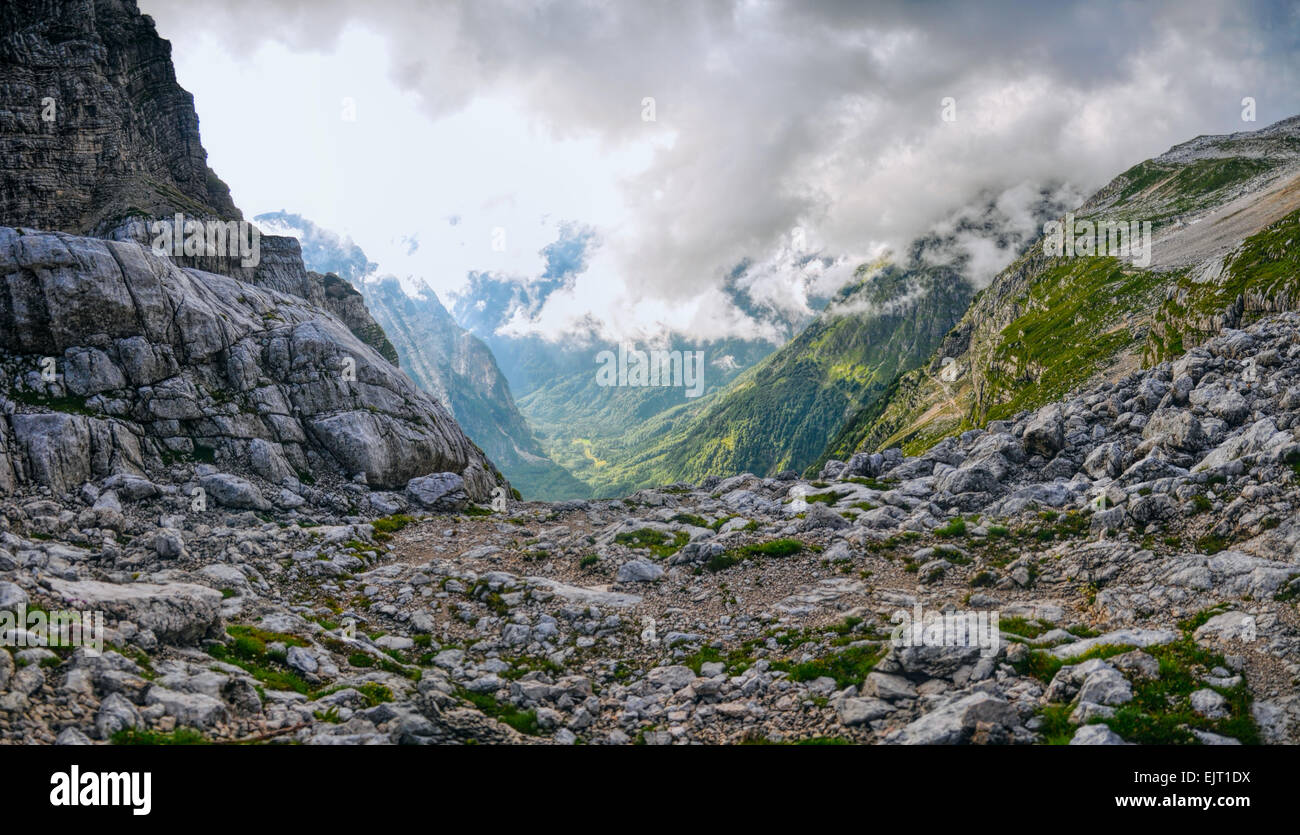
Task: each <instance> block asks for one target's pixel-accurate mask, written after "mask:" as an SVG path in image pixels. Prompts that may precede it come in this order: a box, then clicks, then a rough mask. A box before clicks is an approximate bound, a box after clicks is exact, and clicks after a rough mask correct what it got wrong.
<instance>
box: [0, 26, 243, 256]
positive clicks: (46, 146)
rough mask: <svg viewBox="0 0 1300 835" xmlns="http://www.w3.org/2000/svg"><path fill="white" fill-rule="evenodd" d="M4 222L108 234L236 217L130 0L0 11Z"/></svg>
mask: <svg viewBox="0 0 1300 835" xmlns="http://www.w3.org/2000/svg"><path fill="white" fill-rule="evenodd" d="M0 166H3V171H2V172H0V174H3V176H2V177H0V223H5V224H8V225H10V226H29V227H32V228H35V229H51V230H63V231H68V232H81V233H85V232H92V231H104V230H105V229H108V228H111V227H112V226H115V225H117V224H118V222H119V221H120V220H121V219H122V218H124V217H128V216H131V215H144V216H147V217H163V216H168V215H170V214H172V213H174V212H177V211H183V212H186V213H187V214H191V215H194V216H198V217H219V218H223V219H226V220H230V219H238V218H239V217H241V215H240V213H239V210H238V209H237V208H235V205H234V203H233V202H232V201H231V199H230V191H229V189H228V188H227V187H226V185H225V183H223V182H221V180H220V179H219V178H218V177H217V176H216V174H214V173H213V171H212V169H210V168H209V167H208V165H207V153H206V152H205V151H204V150H203V145H202V144H201V143H200V141H199V120H198V116H197V115H196V114H195V111H194V99H193V97H192V96H191V95H190V94H189V93H187V92H186V91H185V90H183V89H182V88H181V87H180V85H179V84H177V82H176V74H175V71H174V70H173V68H172V64H171V45H170V44H168V42H167V41H165V40H163V39H162V38H160V37H159V36H158V33H157V31H156V30H155V28H154V24H153V21H152V19H150V18H149V17H148V16H145V15H141V14H140V12H139V10H138V9H137V8H136V4H135V2H134V0H36V2H22V3H5V4H3V6H0Z"/></svg>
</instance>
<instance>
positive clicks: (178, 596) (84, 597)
mask: <svg viewBox="0 0 1300 835" xmlns="http://www.w3.org/2000/svg"><path fill="white" fill-rule="evenodd" d="M50 592H51V593H52V594H53V595H54V596H55V597H56V598H58V599H60V600H62V601H63V603H64V604H65V605H66V606H67V608H69V609H76V610H78V611H102V612H104V613H105V614H106V615H107V616H108V617H110V618H113V619H115V620H129V621H131V622H132V623H134V624H135V625H136V626H139V627H140V628H141V629H148V630H150V631H152V632H153V633H154V635H155V636H156V637H157V638H158V639H159V640H160V641H164V642H167V643H172V644H181V645H183V644H193V643H196V642H197V641H198V640H199V639H201V638H203V637H205V636H207V635H208V634H209V633H212V632H213V631H214V630H215V629H216V627H217V626H218V624H219V622H220V612H221V593H220V592H218V591H215V590H213V589H210V588H207V587H206V586H198V585H194V584H192V583H168V584H166V585H158V584H154V583H125V584H121V583H105V582H100V581H98V580H60V579H53V580H51V581H50Z"/></svg>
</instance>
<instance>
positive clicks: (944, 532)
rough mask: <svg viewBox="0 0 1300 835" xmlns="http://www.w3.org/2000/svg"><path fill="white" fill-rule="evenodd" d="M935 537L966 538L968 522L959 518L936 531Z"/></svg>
mask: <svg viewBox="0 0 1300 835" xmlns="http://www.w3.org/2000/svg"><path fill="white" fill-rule="evenodd" d="M934 535H935V536H965V535H966V520H965V519H962V518H961V517H960V516H958V517H957V518H956V519H953V520H952V521H951V522H949V523H948V524H946V525H941V526H940V527H937V528H935V529H934Z"/></svg>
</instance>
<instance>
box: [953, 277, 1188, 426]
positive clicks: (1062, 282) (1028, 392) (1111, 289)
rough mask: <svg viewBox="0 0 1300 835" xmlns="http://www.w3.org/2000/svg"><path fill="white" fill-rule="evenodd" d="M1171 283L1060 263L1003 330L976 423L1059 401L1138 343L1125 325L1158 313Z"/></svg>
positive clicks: (1033, 289) (1135, 334) (1024, 298)
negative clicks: (1147, 312) (1135, 314)
mask: <svg viewBox="0 0 1300 835" xmlns="http://www.w3.org/2000/svg"><path fill="white" fill-rule="evenodd" d="M1166 280H1167V279H1166V278H1164V277H1162V276H1160V275H1157V274H1155V273H1151V272H1147V271H1145V270H1140V269H1137V268H1134V267H1131V266H1129V265H1128V264H1121V263H1120V262H1119V261H1118V260H1117V259H1115V258H1111V257H1092V258H1058V259H1055V261H1054V262H1052V266H1051V267H1049V268H1048V269H1046V270H1044V271H1043V272H1042V273H1041V274H1040V275H1039V276H1038V278H1037V280H1036V281H1035V282H1034V283H1033V284H1032V285H1031V286H1030V287H1029V289H1028V292H1027V293H1025V294H1024V296H1022V297H1021V298H1020V299H1018V300H1017V303H1018V305H1019V309H1021V310H1023V311H1024V312H1023V313H1022V314H1021V315H1020V316H1019V317H1018V318H1016V319H1015V320H1013V321H1012V322H1011V323H1010V324H1009V325H1007V326H1006V327H1005V328H1003V329H1002V332H1001V335H1000V339H999V340H998V342H997V346H996V349H995V350H994V352H993V356H992V358H991V360H992V361H991V362H990V364H989V367H988V369H987V373H988V390H987V393H986V394H985V395H984V398H983V401H982V402H981V403H979V404H976V408H977V409H979V410H982V411H980V412H977V414H976V415H975V419H976V421H977V422H983V421H984V420H996V419H1000V418H1006V417H1010V416H1012V415H1014V414H1016V413H1017V412H1020V411H1022V410H1025V409H1035V408H1038V407H1039V406H1042V405H1043V404H1045V403H1049V402H1051V401H1054V400H1059V399H1061V398H1062V397H1064V396H1066V395H1067V394H1069V393H1070V392H1072V391H1074V390H1075V389H1077V388H1079V387H1080V386H1082V385H1083V384H1084V383H1086V382H1087V381H1088V379H1089V378H1090V377H1092V375H1093V374H1095V373H1097V372H1098V371H1101V370H1102V369H1104V368H1105V367H1106V366H1107V365H1108V364H1109V363H1110V361H1111V359H1112V358H1113V357H1114V356H1115V355H1116V354H1118V353H1119V352H1120V351H1121V350H1123V349H1124V348H1127V347H1130V346H1134V345H1136V344H1138V340H1139V335H1138V332H1137V330H1136V329H1131V328H1130V326H1129V324H1128V323H1127V319H1128V316H1129V314H1130V313H1131V312H1132V311H1134V310H1141V309H1143V308H1149V307H1154V305H1155V303H1156V301H1157V297H1158V295H1159V293H1160V291H1161V288H1162V284H1163V282H1164V281H1166Z"/></svg>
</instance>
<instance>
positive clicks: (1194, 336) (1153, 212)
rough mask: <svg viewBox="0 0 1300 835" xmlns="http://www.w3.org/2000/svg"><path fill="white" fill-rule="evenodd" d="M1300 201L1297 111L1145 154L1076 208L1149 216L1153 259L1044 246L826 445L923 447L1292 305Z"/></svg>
mask: <svg viewBox="0 0 1300 835" xmlns="http://www.w3.org/2000/svg"><path fill="white" fill-rule="evenodd" d="M1298 212H1300V117H1293V118H1291V119H1287V120H1284V121H1282V122H1279V123H1277V124H1275V125H1272V126H1270V127H1267V128H1264V129H1262V130H1259V131H1254V132H1248V133H1238V134H1231V135H1228V136H1203V137H1198V138H1196V139H1194V140H1191V141H1190V142H1187V143H1184V144H1182V145H1179V146H1177V147H1175V148H1172V149H1170V150H1169V151H1168V152H1166V153H1165V154H1162V155H1161V156H1159V157H1156V158H1155V159H1152V160H1147V161H1145V162H1142V163H1139V164H1138V165H1136V166H1134V167H1133V168H1131V169H1129V170H1128V171H1126V172H1124V173H1123V174H1121V175H1119V176H1118V177H1116V178H1115V180H1114V181H1112V182H1111V183H1110V184H1108V185H1107V186H1106V187H1105V188H1103V189H1101V190H1100V191H1099V192H1097V193H1096V194H1095V195H1093V196H1092V197H1091V198H1090V199H1089V200H1088V201H1086V202H1085V203H1084V204H1083V205H1082V206H1080V207H1079V208H1078V209H1076V210H1075V214H1076V216H1077V217H1078V218H1079V219H1081V220H1093V221H1099V220H1116V221H1150V222H1151V223H1152V227H1153V232H1154V236H1153V237H1154V239H1153V243H1152V247H1151V258H1150V263H1149V264H1146V265H1135V264H1134V263H1132V262H1131V261H1130V259H1127V258H1121V259H1117V258H1114V257H1110V256H1101V255H1096V256H1091V257H1074V258H1070V257H1057V256H1050V255H1047V254H1045V252H1044V249H1043V241H1042V240H1040V241H1038V242H1036V243H1035V244H1034V245H1033V246H1032V247H1031V248H1030V249H1029V251H1028V252H1026V253H1025V255H1024V256H1022V257H1021V258H1020V259H1018V260H1017V261H1016V262H1015V263H1013V264H1012V265H1011V266H1009V267H1008V268H1007V269H1006V270H1004V271H1003V272H1002V273H1001V274H1000V275H999V276H998V277H997V278H996V279H995V280H994V282H993V283H992V285H991V286H990V287H988V288H987V289H985V290H984V291H983V292H981V293H980V294H979V296H978V297H977V298H976V299H975V301H974V303H973V304H972V305H971V307H970V309H969V310H968V311H967V312H966V314H965V316H963V317H962V320H961V321H960V322H959V323H958V324H957V326H956V327H955V328H954V329H953V330H952V331H951V332H950V333H949V334H948V335H947V337H945V339H944V341H943V343H942V344H941V345H940V346H939V347H938V348H937V349H936V351H935V352H934V354H933V355H932V356H931V358H930V360H929V361H928V362H927V363H926V364H925V366H924V367H922V368H920V369H918V370H916V371H913V372H912V373H910V374H907V375H905V376H903V377H902V378H900V379H899V380H898V381H896V383H895V391H894V393H893V395H892V397H891V398H890V401H889V403H888V404H887V406H885V407H884V408H879V409H872V410H864V412H863V413H862V414H860V415H858V416H857V418H856V419H854V420H852V421H850V422H849V425H848V426H846V428H845V429H844V430H842V432H841V436H840V437H839V438H837V439H836V440H835V441H834V442H833V444H832V449H831V450H830V451H829V452H828V454H840V455H844V454H847V453H849V452H852V451H853V450H855V449H866V450H872V449H878V448H882V447H884V446H889V445H893V444H903V445H904V447H905V448H906V449H909V450H912V451H919V450H921V449H924V448H925V447H926V446H927V445H929V444H933V443H934V442H936V441H937V440H938V439H940V438H943V437H947V436H951V435H953V434H955V433H957V432H960V431H961V430H962V429H966V428H969V427H971V426H978V425H983V424H984V423H985V422H987V421H988V420H991V419H997V418H1002V417H1007V416H1009V415H1011V414H1014V413H1016V412H1017V411H1019V410H1021V409H1025V408H1035V407H1037V406H1039V405H1042V404H1044V403H1047V402H1049V401H1051V400H1053V399H1056V398H1060V397H1062V396H1065V395H1066V394H1068V393H1069V392H1071V391H1074V390H1077V389H1079V388H1080V387H1082V386H1084V385H1086V384H1087V383H1088V382H1089V381H1094V382H1095V381H1099V380H1102V379H1108V378H1114V377H1117V376H1119V375H1122V374H1124V373H1127V372H1128V371H1130V370H1132V369H1133V368H1134V367H1136V366H1138V365H1140V364H1150V363H1152V362H1156V361H1159V360H1161V359H1166V358H1170V357H1176V356H1178V355H1179V354H1180V353H1181V352H1182V351H1184V350H1185V349H1187V348H1190V347H1192V346H1193V345H1196V344H1198V343H1199V342H1200V341H1202V340H1204V339H1206V338H1208V337H1209V336H1212V335H1213V334H1215V333H1217V332H1218V331H1219V329H1220V328H1222V327H1224V326H1230V327H1236V326H1240V325H1241V324H1243V323H1247V322H1249V321H1251V320H1252V319H1253V318H1255V317H1257V316H1259V315H1261V314H1263V313H1268V312H1276V311H1280V310H1291V309H1295V308H1296V307H1297V305H1298V304H1300V287H1298V285H1297V278H1296V277H1297V275H1298V274H1300V273H1297V271H1296V269H1295V267H1296V259H1295V255H1294V251H1295V248H1294V246H1292V245H1291V243H1292V242H1293V241H1294V237H1295V230H1296V226H1297V219H1298V217H1300V215H1298V214H1297V213H1298ZM945 365H950V366H951V367H950V368H948V369H947V374H946V375H941V372H942V371H943V370H944V366H945ZM945 377H946V379H945Z"/></svg>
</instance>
